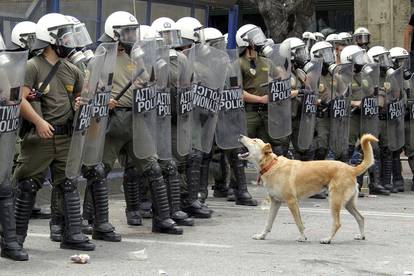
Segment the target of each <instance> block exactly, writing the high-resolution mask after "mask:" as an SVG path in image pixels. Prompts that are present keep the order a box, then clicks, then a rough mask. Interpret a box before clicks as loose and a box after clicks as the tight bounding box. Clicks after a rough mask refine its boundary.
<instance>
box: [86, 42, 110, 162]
mask: <svg viewBox="0 0 414 276" xmlns="http://www.w3.org/2000/svg"><path fill="white" fill-rule="evenodd" d="M100 46H101V47H103V48H105V50H106V54H105V63H104V66H103V68H102V71H101V76H100V79H99V81H98V89H97V91H96V93H95V97H94V99H93V105H92V118H91V123H90V126H89V128H88V131H87V132H86V141H85V149H84V157H83V164H84V165H86V166H94V165H97V164H99V163H100V162H102V156H103V150H104V145H105V136H106V128H107V126H108V118H109V100H110V98H111V90H112V79H113V76H114V70H115V64H116V55H117V47H118V43H117V42H109V43H102V44H100Z"/></svg>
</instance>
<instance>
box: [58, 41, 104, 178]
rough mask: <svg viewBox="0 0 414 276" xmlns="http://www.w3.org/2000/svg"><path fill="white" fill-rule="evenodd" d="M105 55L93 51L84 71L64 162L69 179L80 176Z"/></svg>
mask: <svg viewBox="0 0 414 276" xmlns="http://www.w3.org/2000/svg"><path fill="white" fill-rule="evenodd" d="M105 53H106V50H105V48H104V47H101V46H98V48H96V50H95V56H94V57H93V58H91V60H90V61H89V63H88V65H87V67H86V70H85V77H84V83H83V87H82V92H81V95H80V97H81V104H80V106H79V108H78V109H77V110H76V112H75V116H74V118H73V131H72V139H71V141H70V148H69V153H68V157H67V162H66V169H65V174H66V177H67V178H69V179H73V178H76V177H78V176H79V175H80V169H81V166H82V164H83V157H84V149H85V141H86V132H87V130H88V128H89V126H90V122H91V115H92V106H93V104H92V102H93V98H94V96H95V92H96V90H97V88H98V82H99V78H100V76H101V72H102V68H103V66H104V63H105Z"/></svg>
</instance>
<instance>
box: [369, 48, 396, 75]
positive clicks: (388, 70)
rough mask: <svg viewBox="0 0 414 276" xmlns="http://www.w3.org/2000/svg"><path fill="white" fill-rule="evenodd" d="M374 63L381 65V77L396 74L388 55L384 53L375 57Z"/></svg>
mask: <svg viewBox="0 0 414 276" xmlns="http://www.w3.org/2000/svg"><path fill="white" fill-rule="evenodd" d="M373 59H374V61H375V62H376V63H378V64H379V66H380V76H381V77H386V76H387V75H389V74H392V72H394V69H393V68H392V65H393V64H392V62H391V60H390V58H389V56H388V53H384V54H381V55H378V56H375V57H373Z"/></svg>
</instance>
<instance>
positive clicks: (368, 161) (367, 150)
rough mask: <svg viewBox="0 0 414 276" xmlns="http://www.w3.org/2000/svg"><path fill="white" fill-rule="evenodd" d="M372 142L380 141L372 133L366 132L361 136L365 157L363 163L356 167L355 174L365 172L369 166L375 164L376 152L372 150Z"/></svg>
mask: <svg viewBox="0 0 414 276" xmlns="http://www.w3.org/2000/svg"><path fill="white" fill-rule="evenodd" d="M371 142H378V139H377V138H376V137H375V136H374V135H372V134H364V135H362V138H361V146H362V151H363V152H364V159H363V160H362V163H361V164H359V165H358V166H356V167H354V173H355V176H358V175H361V174H363V173H364V172H365V171H366V170H367V169H368V168H369V167H371V166H372V165H374V153H373V151H372V146H371Z"/></svg>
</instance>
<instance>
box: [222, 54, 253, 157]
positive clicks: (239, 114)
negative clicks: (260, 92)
mask: <svg viewBox="0 0 414 276" xmlns="http://www.w3.org/2000/svg"><path fill="white" fill-rule="evenodd" d="M227 54H228V55H229V58H230V63H229V64H228V65H227V68H228V69H227V77H226V81H225V83H224V89H223V93H222V94H221V100H220V106H219V114H218V120H217V127H216V134H215V139H216V144H217V146H218V147H219V148H221V149H234V148H238V147H241V144H240V143H239V141H238V139H239V136H240V134H243V135H246V133H247V130H246V116H245V111H244V101H243V80H242V76H241V70H240V63H239V53H238V51H237V49H227Z"/></svg>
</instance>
